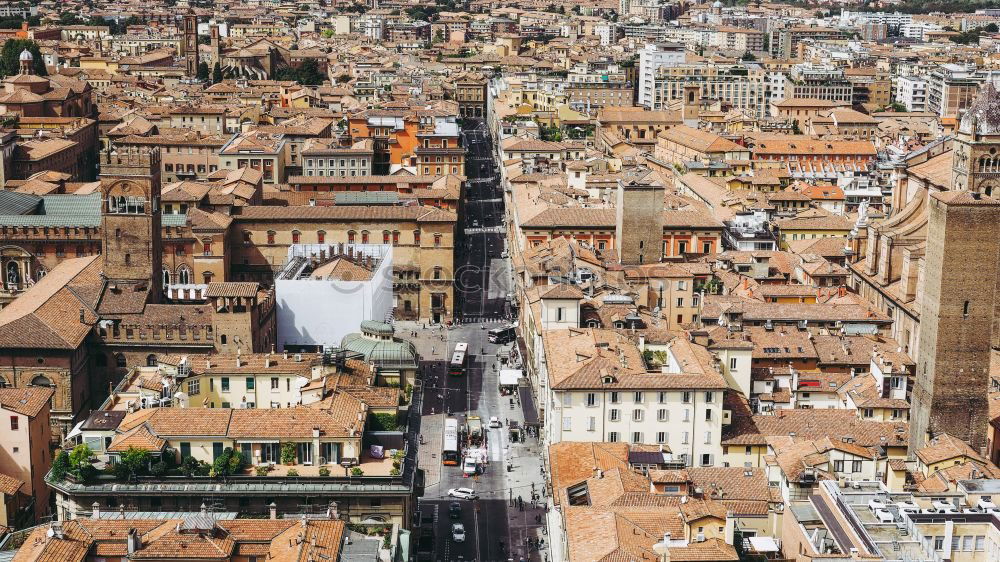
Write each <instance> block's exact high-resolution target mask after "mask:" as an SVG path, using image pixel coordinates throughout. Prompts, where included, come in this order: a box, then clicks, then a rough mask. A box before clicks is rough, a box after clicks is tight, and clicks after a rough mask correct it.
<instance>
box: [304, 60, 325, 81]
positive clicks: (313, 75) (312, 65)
mask: <svg viewBox="0 0 1000 562" xmlns="http://www.w3.org/2000/svg"><path fill="white" fill-rule="evenodd" d="M297 74H298V81H299V84H302V85H303V86H319V85H320V84H322V83H323V80H324V79H325V78H326V77H325V76H323V74H322V73H321V72H320V71H319V63H317V62H316V59H306V60H305V61H304V62H303V63H302V65H301V66H299V68H298V73H297Z"/></svg>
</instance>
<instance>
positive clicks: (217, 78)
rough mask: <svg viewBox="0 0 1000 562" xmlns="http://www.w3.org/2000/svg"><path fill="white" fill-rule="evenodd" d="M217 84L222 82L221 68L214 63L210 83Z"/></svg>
mask: <svg viewBox="0 0 1000 562" xmlns="http://www.w3.org/2000/svg"><path fill="white" fill-rule="evenodd" d="M219 82H222V67H221V66H219V63H215V66H214V67H212V83H213V84H218V83H219Z"/></svg>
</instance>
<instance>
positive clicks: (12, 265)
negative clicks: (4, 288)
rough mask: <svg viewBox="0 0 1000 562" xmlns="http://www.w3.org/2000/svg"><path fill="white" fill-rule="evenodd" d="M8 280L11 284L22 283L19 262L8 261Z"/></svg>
mask: <svg viewBox="0 0 1000 562" xmlns="http://www.w3.org/2000/svg"><path fill="white" fill-rule="evenodd" d="M6 273H7V275H6V279H5V280H6V281H7V283H8V284H10V285H20V284H21V268H19V267H18V266H17V262H13V261H12V262H7V271H6Z"/></svg>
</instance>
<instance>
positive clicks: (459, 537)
mask: <svg viewBox="0 0 1000 562" xmlns="http://www.w3.org/2000/svg"><path fill="white" fill-rule="evenodd" d="M451 540H453V541H455V542H465V525H462V524H461V523H455V524H454V525H452V526H451Z"/></svg>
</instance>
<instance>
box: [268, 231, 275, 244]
mask: <svg viewBox="0 0 1000 562" xmlns="http://www.w3.org/2000/svg"><path fill="white" fill-rule="evenodd" d="M274 234H275V233H274V231H273V230H268V231H267V243H268V244H274Z"/></svg>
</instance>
